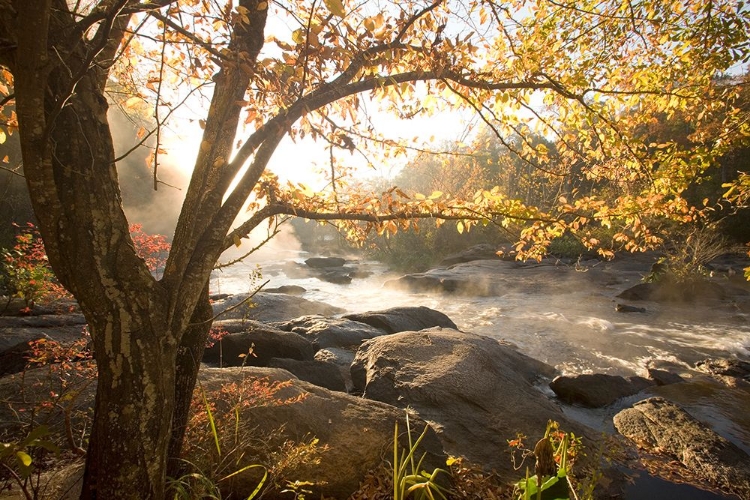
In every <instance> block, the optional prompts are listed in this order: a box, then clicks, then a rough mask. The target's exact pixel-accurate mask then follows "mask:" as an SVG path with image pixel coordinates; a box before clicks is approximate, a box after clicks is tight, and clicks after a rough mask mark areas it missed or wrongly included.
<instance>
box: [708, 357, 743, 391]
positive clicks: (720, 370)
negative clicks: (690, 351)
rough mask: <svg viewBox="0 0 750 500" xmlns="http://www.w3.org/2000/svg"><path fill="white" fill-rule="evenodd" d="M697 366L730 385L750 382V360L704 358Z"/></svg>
mask: <svg viewBox="0 0 750 500" xmlns="http://www.w3.org/2000/svg"><path fill="white" fill-rule="evenodd" d="M695 368H696V369H697V370H699V371H701V372H703V373H707V374H709V375H711V376H712V377H714V378H716V379H718V380H720V381H722V382H724V383H725V384H727V385H730V386H736V385H738V384H744V383H748V382H750V362H747V361H742V360H741V359H704V360H703V361H698V362H697V363H696V364H695Z"/></svg>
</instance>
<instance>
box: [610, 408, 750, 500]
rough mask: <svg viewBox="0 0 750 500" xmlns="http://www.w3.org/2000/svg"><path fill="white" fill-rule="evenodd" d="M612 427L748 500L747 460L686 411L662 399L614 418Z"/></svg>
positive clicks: (749, 468) (749, 467)
mask: <svg viewBox="0 0 750 500" xmlns="http://www.w3.org/2000/svg"><path fill="white" fill-rule="evenodd" d="M614 424H615V428H616V429H617V431H618V432H620V434H622V435H623V436H625V437H627V438H629V439H630V440H632V441H633V442H635V443H636V444H637V445H638V446H639V447H641V448H642V449H644V450H646V451H647V452H649V453H653V454H657V455H663V456H666V457H668V458H671V459H674V460H677V461H679V462H680V463H681V464H682V465H683V466H685V467H686V468H687V469H688V470H689V472H690V473H691V474H692V475H694V476H695V477H697V478H699V479H702V480H703V481H705V482H706V483H708V484H710V485H712V486H718V487H720V488H721V489H722V490H723V491H725V492H729V493H733V494H735V495H738V496H739V497H740V498H750V457H749V456H748V455H747V453H745V452H744V451H742V450H741V449H739V448H738V447H737V446H735V445H734V444H732V443H731V442H729V441H727V440H726V439H724V438H723V437H721V436H719V435H718V434H717V433H716V432H714V431H713V430H711V429H710V428H709V427H707V426H706V425H705V424H703V423H701V422H699V421H698V420H696V419H695V418H693V417H692V416H691V415H690V414H688V413H687V412H686V411H685V410H683V409H682V408H680V407H679V406H677V405H676V404H674V403H671V402H669V401H667V400H665V399H662V398H649V399H645V400H643V401H639V402H638V403H635V404H634V405H633V406H632V408H628V409H625V410H623V411H621V412H620V413H618V414H617V415H615V417H614Z"/></svg>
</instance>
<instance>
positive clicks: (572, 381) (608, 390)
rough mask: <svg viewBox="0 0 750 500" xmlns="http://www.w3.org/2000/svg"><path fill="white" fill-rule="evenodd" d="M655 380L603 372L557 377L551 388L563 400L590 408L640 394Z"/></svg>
mask: <svg viewBox="0 0 750 500" xmlns="http://www.w3.org/2000/svg"><path fill="white" fill-rule="evenodd" d="M652 385H654V382H652V381H650V380H648V379H645V378H643V377H628V378H627V379H626V378H623V377H621V376H619V375H606V374H603V373H594V374H583V375H574V376H567V375H565V376H561V377H556V378H555V379H554V380H553V381H552V382H550V384H549V386H550V389H552V390H553V391H554V393H555V394H556V395H557V397H558V398H560V400H561V401H565V402H566V403H569V404H577V405H581V406H585V407H588V408H601V407H603V406H607V405H609V404H612V403H614V402H615V401H617V400H618V399H620V398H624V397H625V396H632V395H633V394H638V393H639V392H641V391H642V390H643V389H645V388H647V387H649V386H652Z"/></svg>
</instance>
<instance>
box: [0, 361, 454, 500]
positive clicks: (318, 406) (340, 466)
mask: <svg viewBox="0 0 750 500" xmlns="http://www.w3.org/2000/svg"><path fill="white" fill-rule="evenodd" d="M77 377H78V375H77V374H76V373H74V374H73V378H76V380H75V381H74V380H72V379H71V380H70V381H69V382H70V383H73V382H75V383H76V384H81V383H85V384H84V385H76V387H81V389H80V390H81V392H80V393H78V394H77V396H76V397H74V398H72V399H71V400H70V402H69V404H70V405H71V408H72V409H73V412H72V416H73V424H74V425H76V426H78V425H79V424H80V422H79V420H78V419H79V418H80V417H81V415H83V414H84V411H83V410H84V409H86V408H89V407H92V406H93V404H94V394H95V392H96V381H94V382H93V383H91V382H86V381H84V380H81V381H78V380H77ZM199 378H200V380H201V385H200V389H196V390H200V391H205V392H204V393H205V394H206V396H207V398H208V400H209V401H210V402H212V403H215V404H216V405H217V407H218V406H220V400H219V399H217V398H218V397H220V396H217V393H219V391H220V389H221V388H222V387H227V386H229V385H230V384H232V386H233V387H234V389H233V390H235V391H236V390H237V389H238V388H240V389H242V388H245V390H248V391H250V392H249V393H248V394H247V395H245V399H244V400H245V401H246V402H248V401H250V400H256V399H257V394H256V393H255V392H253V391H254V390H255V389H256V388H257V387H258V385H257V382H263V383H265V384H267V385H268V386H272V385H273V384H281V385H277V387H280V389H279V390H278V391H277V392H276V393H275V394H273V395H272V396H273V397H272V399H271V400H270V401H266V402H264V403H263V404H258V403H254V404H242V405H239V406H238V407H239V408H240V409H241V411H240V414H239V420H238V422H239V435H241V436H250V437H252V439H249V440H248V441H247V443H248V444H247V450H240V451H243V452H244V451H247V453H246V454H243V456H244V458H243V460H246V461H247V464H259V463H264V464H266V465H269V464H268V463H267V462H265V461H264V460H260V459H259V457H264V458H267V459H271V460H272V461H273V459H274V457H275V458H276V460H277V461H278V460H279V458H283V457H284V456H287V457H288V458H289V459H288V460H286V462H285V466H284V467H279V469H282V471H283V474H284V476H283V477H278V476H274V477H272V478H271V481H269V483H270V482H272V481H277V482H278V483H279V484H281V485H282V486H283V484H284V480H290V481H297V480H298V481H310V482H311V483H313V484H312V485H310V486H305V489H308V490H311V491H312V493H311V494H310V495H309V497H310V498H321V497H323V496H325V497H326V498H337V499H338V498H340V499H345V498H349V496H350V495H351V494H352V493H353V492H355V491H356V490H357V489H358V487H359V484H360V481H362V480H363V479H364V478H365V477H366V475H367V473H368V472H370V471H372V470H378V469H379V468H380V467H382V466H383V465H385V461H386V460H388V459H390V457H392V450H393V434H394V426H395V424H396V422H398V424H399V429H400V430H401V431H403V430H404V429H405V428H406V426H405V422H404V419H405V416H406V413H405V412H404V411H403V410H402V409H397V408H394V407H392V406H389V405H387V404H384V403H380V402H377V401H370V400H366V399H363V398H359V397H354V396H350V395H348V394H345V393H342V392H334V391H329V390H327V389H324V388H322V387H317V386H315V385H312V384H309V383H307V382H303V381H301V380H298V379H297V378H295V377H294V376H293V375H292V374H290V373H289V372H288V371H286V370H282V369H278V368H257V367H243V368H224V369H219V368H202V369H201V371H200V373H199ZM24 386H25V387H26V391H25V392H24V390H23V387H24ZM30 387H33V388H34V390H33V391H30V390H29V388H30ZM50 390H59V378H58V379H57V380H56V379H55V377H50V376H49V370H47V369H36V370H33V371H31V372H30V373H28V374H27V375H26V377H20V376H8V377H3V378H1V379H0V401H7V402H12V403H13V405H12V407H11V405H0V433H4V432H9V433H20V432H25V431H26V425H27V422H26V421H23V422H19V421H18V420H17V419H18V413H17V412H18V411H19V410H21V411H22V412H23V414H26V413H30V412H31V410H32V409H33V408H34V407H35V406H38V405H39V402H40V401H43V400H44V399H45V398H48V397H49V396H48V395H49V392H50ZM42 411H43V412H44V413H40V414H37V415H36V416H37V417H38V418H45V421H46V422H48V423H49V424H50V428H51V429H52V430H53V431H55V432H58V431H59V432H63V431H64V428H65V423H64V412H62V411H58V410H57V409H56V408H52V410H51V411H54V413H52V414H48V413H47V411H48V410H45V409H43V410H42ZM410 420H411V426H412V429H413V432H414V433H419V432H421V431H422V430H423V429H424V425H425V424H424V422H423V421H420V420H418V419H417V418H416V417H411V419H410ZM232 422H234V420H233V419H232ZM217 431H218V433H219V434H220V435H221V434H222V433H225V432H227V433H234V432H235V427H234V425H232V426H231V428H229V429H227V428H221V427H220V428H218V429H217ZM6 435H7V434H6ZM11 435H12V436H15V435H19V436H20V435H21V434H11ZM23 435H25V434H23ZM413 438H414V439H416V434H413ZM314 440H317V444H315V445H314V446H313V445H310V443H313V442H314ZM304 443H307V444H308V445H309V446H304V447H300V448H298V450H299V451H298V452H297V454H296V455H294V451H295V447H294V446H295V444H304ZM399 443H400V445H401V446H402V447H406V446H407V444H406V443H407V436H406V434H405V433H403V432H401V433H400V436H399ZM222 449H223V450H224V453H225V454H226V453H228V452H229V450H227V449H225V448H222ZM284 450H287V455H284ZM290 450H291V452H292V454H291V455H289V451H290ZM421 452H425V453H427V457H426V459H425V463H424V469H425V470H429V471H430V472H431V471H432V470H433V469H434V468H435V467H445V459H446V456H445V455H444V454H443V451H442V447H441V444H440V441H439V440H438V439H437V437H436V435H435V433H434V432H432V431H431V430H429V431H428V433H427V435H426V436H425V438H424V440H423V441H422V443H421V445H420V453H421ZM189 458H190V459H191V460H195V459H196V457H189ZM235 465H236V464H227V465H226V467H227V468H228V469H229V468H230V467H234V466H235ZM270 465H273V464H270ZM238 469H239V466H237V468H236V469H229V470H227V471H225V474H223V475H226V473H231V472H234V471H235V470H238ZM80 477H81V475H80V469H77V473H76V474H74V475H73V476H72V477H70V480H67V479H65V478H61V476H60V475H59V474H54V475H53V477H52V481H53V482H54V484H49V485H42V487H43V488H44V489H45V491H47V492H53V491H56V487H58V486H59V487H60V488H62V486H61V483H63V482H64V483H66V490H67V488H77V492H76V491H72V492H70V494H69V496H65V497H63V496H62V495H60V496H57V495H55V496H51V497H50V498H78V496H79V495H80V488H81V483H80ZM235 479H236V481H222V482H221V484H220V485H219V486H222V488H223V487H224V486H227V487H228V488H229V489H228V491H225V494H227V495H229V494H231V498H248V496H249V495H250V493H251V492H252V491H253V489H254V488H255V487H256V486H257V479H258V478H257V477H254V476H253V474H252V471H251V472H250V473H247V474H244V473H243V474H239V475H238V476H237V477H236V478H235ZM76 481H78V482H77V484H76ZM245 481H247V482H245ZM228 483H231V484H228ZM277 495H278V494H277ZM45 498H46V497H45ZM264 498H266V496H264ZM269 498H282V497H281V496H270V497H269ZM283 498H287V497H286V496H284V497H283Z"/></svg>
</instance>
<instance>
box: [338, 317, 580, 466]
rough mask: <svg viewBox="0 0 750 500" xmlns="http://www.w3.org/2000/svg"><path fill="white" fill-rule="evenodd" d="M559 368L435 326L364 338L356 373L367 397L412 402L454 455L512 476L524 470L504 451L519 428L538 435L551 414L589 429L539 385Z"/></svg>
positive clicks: (359, 387)
mask: <svg viewBox="0 0 750 500" xmlns="http://www.w3.org/2000/svg"><path fill="white" fill-rule="evenodd" d="M554 371H555V370H554V369H553V368H552V367H550V366H549V365H546V364H544V363H542V362H540V361H536V360H534V359H531V358H529V357H527V356H524V355H523V354H520V353H519V352H517V351H516V350H515V349H513V348H512V347H510V346H508V345H505V344H503V343H501V342H499V341H497V340H495V339H491V338H488V337H482V336H479V335H474V334H470V333H463V332H459V331H456V330H451V329H440V328H433V329H428V330H422V331H418V332H402V333H397V334H394V335H387V336H383V337H377V338H374V339H371V340H368V341H366V342H365V343H364V344H363V345H362V347H361V348H360V349H359V351H358V352H357V356H356V358H355V360H354V363H353V364H352V379H353V382H354V386H355V391H359V392H362V393H363V394H364V396H365V397H366V398H368V399H376V400H378V401H383V402H386V403H389V404H392V405H395V406H400V407H407V406H408V407H409V408H412V409H413V410H414V411H415V412H416V413H417V414H418V415H419V416H420V417H421V418H423V419H425V420H427V421H428V422H430V423H431V424H432V425H433V427H434V428H435V430H436V431H437V433H438V436H439V437H440V439H441V441H442V442H443V446H444V447H445V450H446V451H447V452H448V453H449V454H451V455H456V456H464V457H466V458H468V459H469V460H470V461H472V462H475V463H477V464H481V465H482V466H483V467H486V468H487V469H496V470H498V471H499V472H500V473H501V474H502V476H503V477H504V478H505V479H508V480H512V479H518V477H517V476H518V472H517V471H514V470H513V466H512V463H511V460H510V457H509V455H508V454H507V453H504V450H507V448H508V444H507V440H508V439H513V438H514V437H515V436H516V435H517V434H518V433H519V432H521V433H523V434H525V435H527V436H530V437H531V439H530V440H531V441H533V440H534V439H538V438H539V437H541V436H542V435H543V433H544V430H545V428H546V425H547V421H548V420H550V419H552V420H557V421H558V422H560V424H561V426H562V428H564V429H566V430H572V431H574V432H575V433H576V434H578V435H580V434H581V433H582V432H583V431H584V428H583V427H582V426H580V425H578V424H575V423H573V422H571V421H569V420H568V419H567V418H566V417H565V415H564V414H563V413H562V411H561V410H560V409H559V408H558V407H557V406H556V405H555V404H554V403H552V402H550V401H549V400H548V399H547V398H546V397H545V396H544V395H543V394H542V393H541V391H539V390H537V389H536V388H535V387H534V383H535V381H536V380H537V379H538V378H539V377H541V376H547V377H549V376H551V375H552V374H553V373H554ZM591 435H593V434H591Z"/></svg>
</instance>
